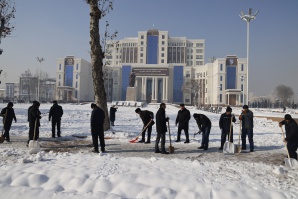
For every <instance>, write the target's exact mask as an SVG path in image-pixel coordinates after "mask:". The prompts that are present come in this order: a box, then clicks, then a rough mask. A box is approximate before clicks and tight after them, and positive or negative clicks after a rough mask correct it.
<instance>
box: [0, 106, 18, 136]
mask: <svg viewBox="0 0 298 199" xmlns="http://www.w3.org/2000/svg"><path fill="white" fill-rule="evenodd" d="M12 107H13V103H12V102H8V104H7V107H5V108H3V109H2V110H1V116H2V117H3V126H4V137H5V140H6V141H7V142H10V136H9V130H10V128H11V124H12V120H13V119H14V121H15V122H17V118H16V115H15V113H14V110H13V108H12Z"/></svg>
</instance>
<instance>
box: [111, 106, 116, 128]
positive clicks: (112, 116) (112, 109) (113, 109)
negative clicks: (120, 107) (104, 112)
mask: <svg viewBox="0 0 298 199" xmlns="http://www.w3.org/2000/svg"><path fill="white" fill-rule="evenodd" d="M116 111H117V108H116V107H115V105H113V106H111V108H110V122H111V126H115V125H114V122H115V119H116Z"/></svg>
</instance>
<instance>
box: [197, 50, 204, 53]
mask: <svg viewBox="0 0 298 199" xmlns="http://www.w3.org/2000/svg"><path fill="white" fill-rule="evenodd" d="M203 52H204V51H203V49H196V53H203Z"/></svg>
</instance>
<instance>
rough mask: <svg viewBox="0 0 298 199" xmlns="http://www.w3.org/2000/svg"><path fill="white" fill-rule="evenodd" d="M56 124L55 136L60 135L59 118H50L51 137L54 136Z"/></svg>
mask: <svg viewBox="0 0 298 199" xmlns="http://www.w3.org/2000/svg"><path fill="white" fill-rule="evenodd" d="M56 125H57V136H58V137H60V136H61V131H60V126H61V120H52V137H55V134H56V133H55V130H56Z"/></svg>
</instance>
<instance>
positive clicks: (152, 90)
mask: <svg viewBox="0 0 298 199" xmlns="http://www.w3.org/2000/svg"><path fill="white" fill-rule="evenodd" d="M154 84H155V78H153V77H152V85H151V101H152V100H153V99H155V98H154V88H155V86H154Z"/></svg>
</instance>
